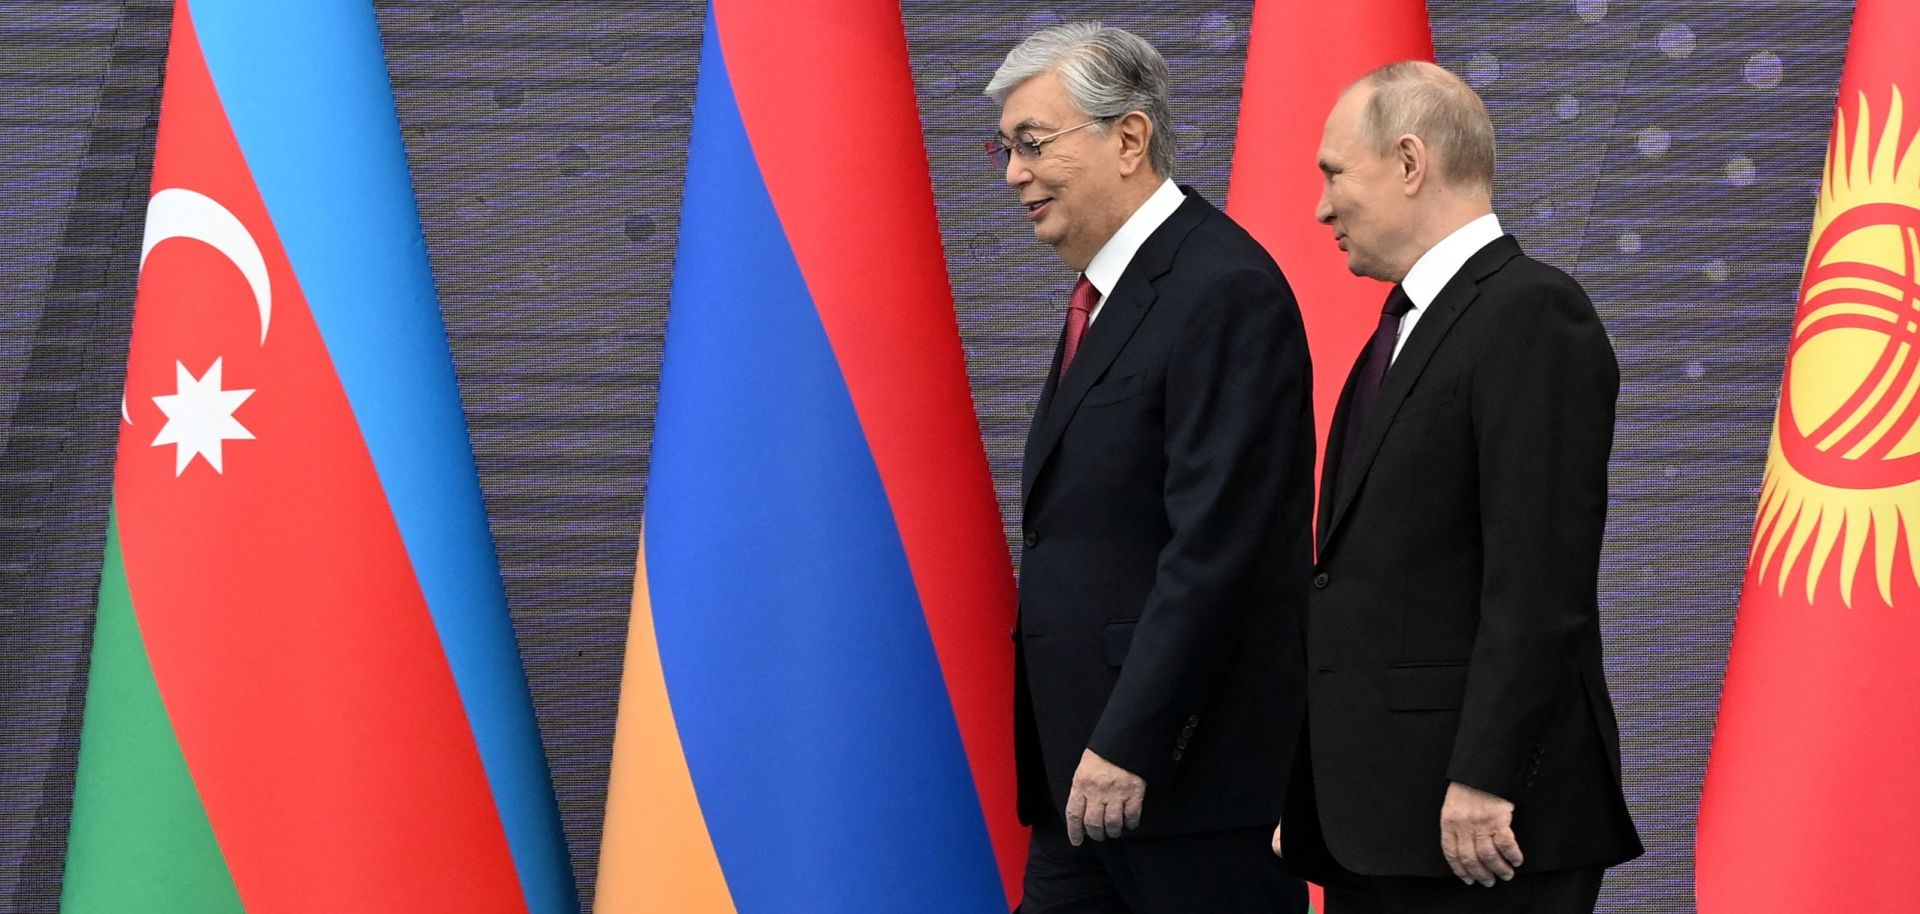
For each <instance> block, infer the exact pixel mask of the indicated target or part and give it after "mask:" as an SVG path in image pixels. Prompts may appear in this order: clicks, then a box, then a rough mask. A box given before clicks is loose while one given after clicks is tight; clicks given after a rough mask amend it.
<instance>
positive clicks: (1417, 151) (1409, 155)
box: [1393, 133, 1433, 197]
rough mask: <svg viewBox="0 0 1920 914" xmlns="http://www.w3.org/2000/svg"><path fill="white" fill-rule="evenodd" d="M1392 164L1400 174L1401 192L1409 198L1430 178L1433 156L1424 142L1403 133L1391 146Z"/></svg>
mask: <svg viewBox="0 0 1920 914" xmlns="http://www.w3.org/2000/svg"><path fill="white" fill-rule="evenodd" d="M1393 164H1394V167H1395V168H1397V169H1398V170H1399V172H1400V182H1401V189H1402V191H1403V192H1404V193H1405V194H1406V195H1407V196H1409V197H1411V196H1413V195H1414V194H1417V193H1419V192H1420V188H1421V186H1422V185H1424V184H1426V182H1427V178H1429V177H1431V176H1432V170H1433V154H1432V150H1430V149H1428V148H1427V144H1426V141H1424V140H1422V139H1420V138H1419V137H1417V136H1415V135H1413V134H1411V133H1405V134H1401V135H1400V139H1398V140H1396V141H1394V144H1393Z"/></svg>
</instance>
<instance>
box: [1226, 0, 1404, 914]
mask: <svg viewBox="0 0 1920 914" xmlns="http://www.w3.org/2000/svg"><path fill="white" fill-rule="evenodd" d="M1415 59H1418V60H1432V59H1433V33H1432V32H1431V31H1430V30H1429V29H1428V27H1427V5H1426V3H1425V2H1424V0H1349V2H1346V3H1326V2H1323V0H1256V2H1255V3H1254V4H1253V34H1252V35H1251V36H1249V37H1248V39H1247V73H1246V79H1245V83H1244V88H1243V89H1242V90H1241V94H1240V133H1239V136H1238V137H1237V138H1236V139H1235V141H1234V152H1233V178H1232V180H1231V181H1230V183H1229V184H1228V186H1227V213H1228V214H1229V215H1231V216H1233V218H1234V219H1235V220H1237V221H1238V222H1239V223H1240V224H1241V225H1243V226H1245V227H1246V229H1247V231H1249V232H1252V233H1253V237H1255V238H1257V239H1259V240H1260V243H1261V244H1263V245H1266V248H1267V251H1268V253H1270V254H1272V255H1273V259H1275V260H1277V261H1279V262H1280V268H1281V269H1283V270H1285V271H1286V273H1287V282H1288V283H1290V284H1291V285H1292V286H1293V293H1294V295H1295V296H1296V297H1298V298H1299V300H1300V313H1301V316H1302V318H1303V319H1304V320H1305V321H1306V325H1307V343H1308V345H1309V347H1310V348H1311V350H1312V353H1313V415H1314V424H1315V425H1316V426H1317V428H1316V429H1315V438H1314V440H1315V443H1316V445H1317V449H1316V453H1318V454H1320V455H1321V459H1322V460H1324V459H1325V457H1326V453H1327V428H1328V427H1329V426H1331V425H1332V424H1333V406H1334V403H1335V402H1337V401H1338V400H1339V399H1340V388H1341V386H1342V385H1344V384H1345V383H1346V380H1347V371H1348V370H1349V369H1350V368H1352V367H1353V360H1354V358H1355V357H1356V356H1358V355H1359V353H1360V349H1361V347H1363V346H1365V345H1366V342H1367V337H1368V336H1370V335H1371V334H1372V333H1373V328H1374V325H1375V324H1377V323H1379V321H1380V302H1381V300H1382V299H1383V298H1384V297H1385V292H1384V290H1383V289H1382V288H1381V287H1380V284H1379V283H1377V282H1374V281H1373V280H1370V279H1362V278H1360V277H1358V276H1355V275H1353V274H1352V273H1351V272H1349V271H1348V270H1347V256H1346V254H1344V253H1342V252H1341V251H1340V248H1339V247H1338V246H1337V245H1335V244H1334V242H1333V234H1332V232H1330V231H1329V230H1328V229H1327V227H1326V226H1324V225H1321V224H1320V223H1318V222H1316V221H1314V218H1313V211H1314V209H1315V207H1317V206H1318V205H1319V202H1320V183H1321V178H1320V171H1319V169H1318V168H1317V167H1315V164H1316V163H1317V162H1318V161H1319V157H1320V134H1321V132H1322V129H1323V128H1324V127H1325V126H1326V121H1327V112H1328V111H1331V110H1333V103H1334V102H1336V101H1338V100H1339V99H1340V91H1341V90H1342V89H1345V88H1346V87H1347V86H1348V85H1350V84H1352V82H1353V81H1354V80H1356V79H1359V78H1360V77H1362V76H1365V75H1367V73H1368V72H1370V71H1372V70H1373V69H1375V68H1376V67H1380V66H1383V65H1385V64H1390V63H1393V62H1394V61H1396V60H1415ZM1314 478H1315V482H1316V483H1317V482H1318V480H1319V476H1318V474H1315V477H1314ZM1313 907H1314V910H1316V911H1325V910H1326V907H1325V900H1324V899H1323V898H1322V897H1321V894H1320V889H1319V887H1318V886H1315V887H1314V888H1313Z"/></svg>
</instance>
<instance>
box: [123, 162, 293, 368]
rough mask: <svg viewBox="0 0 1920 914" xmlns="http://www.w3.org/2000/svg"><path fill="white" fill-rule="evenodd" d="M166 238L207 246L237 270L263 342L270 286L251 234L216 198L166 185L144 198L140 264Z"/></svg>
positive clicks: (269, 313)
mask: <svg viewBox="0 0 1920 914" xmlns="http://www.w3.org/2000/svg"><path fill="white" fill-rule="evenodd" d="M169 238H192V239H194V240H196V241H200V242H204V243H205V244H208V245H211V246H212V247H213V249H214V250H216V251H219V252H220V253H221V254H222V255H224V256H225V257H226V258H227V259H228V260H230V261H232V262H233V265H234V266H235V267H237V268H239V270H240V275H241V276H244V277H246V280H247V285H248V286H250V287H252V289H253V299H254V302H255V304H257V305H259V306H260V345H262V346H264V345H266V344H267V325H268V323H269V322H270V321H271V320H272V318H273V287H272V284H271V283H270V282H269V281H268V279H267V260H266V258H265V257H263V256H261V254H260V245H259V243H258V242H256V241H254V240H253V233H252V232H249V231H247V227H246V225H245V224H243V223H242V222H241V221H240V217H238V216H235V215H234V214H233V213H232V212H231V211H229V210H228V209H227V208H226V207H224V206H221V205H220V203H219V201H217V200H214V199H213V198H212V197H209V196H207V195H206V194H203V193H200V192H199V191H193V190H187V189H186V188H183V187H169V188H166V189H164V190H161V191H159V192H158V193H155V194H154V195H153V199H151V200H149V201H147V228H146V235H145V237H144V238H142V239H141V241H140V266H141V268H142V269H145V267H146V265H147V256H148V255H149V254H152V253H153V249H154V246H156V245H158V244H159V243H160V242H162V241H166V240H167V239H169Z"/></svg>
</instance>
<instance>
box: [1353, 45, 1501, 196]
mask: <svg viewBox="0 0 1920 914" xmlns="http://www.w3.org/2000/svg"><path fill="white" fill-rule="evenodd" d="M1361 86H1366V87H1368V88H1371V89H1372V90H1373V96H1372V97H1371V98H1369V99H1367V107H1366V111H1365V113H1363V114H1362V115H1361V119H1360V133H1361V135H1362V136H1364V137H1366V139H1367V142H1368V143H1369V144H1370V145H1372V146H1373V151H1374V152H1375V153H1378V154H1380V155H1389V154H1391V153H1392V151H1393V144H1394V141H1395V140H1397V139H1399V138H1400V137H1402V136H1405V135H1407V134H1412V135H1414V136H1417V137H1419V138H1420V139H1421V141H1422V142H1424V143H1426V144H1427V147H1428V148H1429V149H1432V150H1433V155H1434V170H1435V171H1436V172H1437V173H1438V174H1439V176H1440V177H1441V179H1443V180H1445V181H1447V182H1449V183H1452V184H1456V185H1478V186H1480V187H1483V188H1486V189H1488V190H1491V189H1492V188H1493V163H1494V149H1493V119H1492V118H1490V117H1488V116H1487V105H1486V103H1485V102H1483V101H1481V100H1480V95H1479V94H1478V93H1476V92H1474V91H1473V88H1472V87H1471V86H1468V85H1467V84H1466V82H1465V81H1463V80H1461V79H1460V77H1458V76H1455V75H1453V74H1452V73H1449V72H1447V71H1446V70H1444V69H1441V68H1440V67H1437V66H1435V65H1433V64H1430V63H1427V62H1426V61H1424V60H1403V61H1400V62H1399V63H1390V64H1387V65H1386V66H1384V67H1381V68H1379V69H1377V70H1375V71H1373V72H1371V73H1368V74H1367V75H1365V76H1362V77H1360V79H1359V81H1358V82H1355V83H1354V84H1353V87H1354V88H1359V87H1361Z"/></svg>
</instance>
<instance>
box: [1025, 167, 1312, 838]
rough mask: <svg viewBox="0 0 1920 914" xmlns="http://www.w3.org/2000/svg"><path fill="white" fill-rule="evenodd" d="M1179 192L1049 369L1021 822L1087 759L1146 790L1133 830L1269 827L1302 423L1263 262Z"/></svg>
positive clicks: (1280, 301) (1297, 355)
mask: <svg viewBox="0 0 1920 914" xmlns="http://www.w3.org/2000/svg"><path fill="white" fill-rule="evenodd" d="M1186 193H1187V199H1186V201H1185V202H1184V203H1183V204H1181V206H1180V207H1179V209H1177V210H1176V211H1175V212H1174V213H1173V215H1172V216H1171V217H1170V218H1168V219H1167V221H1166V222H1165V223H1163V224H1162V225H1161V226H1160V228H1159V229H1158V230H1156V231H1155V232H1154V233H1153V234H1152V235H1151V236H1150V237H1149V238H1148V239H1147V241H1146V243H1145V244H1144V245H1142V246H1141V247H1140V249H1139V252H1138V253H1137V254H1136V255H1135V256H1134V258H1133V261H1132V262H1131V263H1130V264H1129V265H1128V266H1127V269H1126V271H1125V273H1124V274H1123V275H1122V276H1121V277H1120V280H1119V282H1118V283H1117V284H1116V285H1115V287H1114V289H1113V290H1112V292H1111V294H1110V295H1108V297H1107V299H1106V300H1105V302H1104V304H1103V305H1102V306H1101V310H1100V312H1099V314H1098V317H1097V319H1096V320H1095V321H1094V323H1093V325H1092V327H1091V328H1090V329H1089V330H1088V331H1087V333H1086V336H1085V337H1084V338H1083V339H1082V341H1081V345H1080V349H1079V352H1078V354H1077V355H1076V357H1075V360H1074V362H1073V364H1072V366H1071V370H1070V371H1069V372H1068V374H1067V377H1066V379H1065V382H1064V383H1062V384H1059V385H1057V387H1056V384H1055V383H1054V381H1053V380H1052V379H1053V378H1055V377H1056V376H1057V374H1058V365H1059V354H1058V352H1057V351H1056V353H1055V357H1054V369H1053V370H1052V371H1050V373H1049V375H1048V378H1049V381H1048V383H1047V385H1046V388H1045V390H1044V391H1043V392H1042V394H1041V398H1040V404H1039V407H1038V408H1037V411H1036V414H1035V417H1034V423H1033V430H1032V432H1031V434H1030V436H1029V438H1028V439H1027V451H1026V461H1025V466H1024V472H1023V476H1022V495H1023V499H1024V504H1025V510H1024V512H1023V521H1024V523H1023V526H1024V534H1025V548H1024V550H1023V552H1022V569H1021V585H1020V627H1019V630H1018V631H1017V632H1016V634H1015V640H1016V642H1017V644H1018V648H1019V654H1020V657H1019V662H1018V663H1017V664H1016V668H1017V670H1018V671H1019V673H1018V682H1017V683H1016V692H1017V694H1016V699H1015V700H1016V717H1017V720H1016V723H1017V726H1016V737H1015V743H1016V751H1017V754H1018V756H1019V771H1020V780H1019V785H1020V807H1021V814H1022V818H1023V819H1024V820H1025V821H1029V822H1031V821H1034V820H1035V819H1037V818H1038V817H1039V816H1043V815H1051V816H1055V817H1058V816H1060V815H1061V810H1062V808H1063V806H1064V804H1065V802H1066V799H1067V791H1068V787H1069V785H1070V782H1071V780H1072V776H1073V772H1074V769H1075V768H1076V767H1077V766H1078V764H1079V762H1080V757H1081V753H1082V751H1083V750H1085V749H1088V748H1091V749H1092V750H1093V751H1095V752H1097V753H1099V754H1100V755H1101V756H1102V757H1104V758H1106V759H1107V760H1109V761H1111V762H1113V763H1115V764H1117V765H1119V766H1121V767H1123V768H1126V769H1127V770H1129V771H1132V772H1133V773H1135V774H1138V775H1140V776H1141V777H1143V778H1145V779H1146V782H1147V790H1146V799H1145V805H1144V811H1143V817H1142V823H1141V827H1140V831H1141V832H1142V833H1169V832H1191V831H1202V830H1212V829H1219V828H1228V827H1236V826H1243V825H1255V824H1262V823H1271V822H1273V821H1275V820H1276V819H1277V818H1278V817H1279V814H1280V806H1281V800H1282V794H1283V793H1284V791H1285V788H1286V775H1285V772H1286V768H1287V765H1288V763H1289V761H1290V757H1291V755H1292V751H1293V744H1294V740H1295V739H1296V737H1297V734H1298V732H1299V724H1300V715H1301V713H1302V702H1303V696H1302V691H1301V679H1302V677H1303V675H1304V667H1303V664H1304V645H1303V640H1302V639H1303V637H1304V624H1305V593H1306V586H1307V576H1308V574H1309V571H1310V569H1311V564H1312V558H1311V554H1312V539H1311V536H1312V534H1311V514H1312V507H1311V505H1312V472H1313V414H1312V402H1313V398H1312V392H1311V390H1310V389H1309V388H1310V384H1311V375H1310V372H1309V366H1308V361H1307V347H1306V339H1305V336H1304V334H1303V330H1302V328H1301V322H1300V314H1299V309H1298V307H1297V306H1296V305H1295V303H1294V299H1293V293H1292V292H1291V290H1290V289H1289V288H1288V286H1287V282H1286V279H1285V277H1283V276H1282V275H1281V273H1280V268H1279V267H1278V266H1276V265H1275V264H1274V262H1273V259H1272V258H1271V257H1269V256H1267V254H1266V252H1265V251H1264V250H1262V249H1261V247H1260V246H1259V244H1257V243H1256V242H1255V241H1254V240H1253V238H1252V237H1251V236H1249V235H1248V234H1247V233H1246V232H1245V231H1244V230H1242V229H1241V228H1240V227H1239V226H1238V225H1236V224H1234V222H1233V221H1232V220H1230V219H1228V218H1227V217H1226V216H1225V215H1223V214H1222V213H1220V212H1219V211H1218V210H1216V209H1214V208H1213V207H1212V206H1211V205H1209V204H1208V203H1207V202H1206V201H1205V200H1202V199H1201V198H1200V197H1199V196H1198V195H1196V194H1194V193H1193V191H1191V190H1190V189H1189V190H1186Z"/></svg>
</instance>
